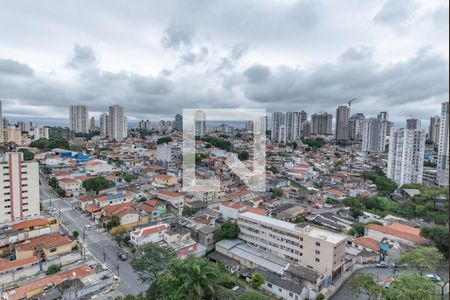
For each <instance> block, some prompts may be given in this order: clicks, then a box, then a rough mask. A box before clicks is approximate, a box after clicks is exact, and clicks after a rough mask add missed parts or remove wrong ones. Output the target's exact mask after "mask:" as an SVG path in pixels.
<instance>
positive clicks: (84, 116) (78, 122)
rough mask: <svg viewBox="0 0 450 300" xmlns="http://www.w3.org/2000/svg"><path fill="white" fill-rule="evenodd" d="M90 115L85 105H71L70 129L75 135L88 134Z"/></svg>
mask: <svg viewBox="0 0 450 300" xmlns="http://www.w3.org/2000/svg"><path fill="white" fill-rule="evenodd" d="M88 118H89V113H88V109H87V107H86V106H85V105H71V106H70V113H69V122H70V124H69V128H70V130H72V131H73V132H75V133H88V131H89V127H88Z"/></svg>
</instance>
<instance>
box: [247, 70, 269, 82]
mask: <svg viewBox="0 0 450 300" xmlns="http://www.w3.org/2000/svg"><path fill="white" fill-rule="evenodd" d="M270 75H271V71H270V68H269V67H267V66H263V65H253V66H251V67H250V68H248V69H247V70H245V72H244V76H245V77H246V78H247V80H248V82H249V83H251V84H255V83H261V84H262V83H264V81H266V80H267V79H269V77H270Z"/></svg>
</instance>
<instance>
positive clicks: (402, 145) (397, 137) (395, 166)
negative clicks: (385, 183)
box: [387, 128, 425, 186]
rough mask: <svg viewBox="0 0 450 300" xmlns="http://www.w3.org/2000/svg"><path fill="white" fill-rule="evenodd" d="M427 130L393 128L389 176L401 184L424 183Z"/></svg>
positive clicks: (390, 144)
mask: <svg viewBox="0 0 450 300" xmlns="http://www.w3.org/2000/svg"><path fill="white" fill-rule="evenodd" d="M424 151H425V132H423V131H421V130H418V129H404V128H401V129H393V130H392V131H391V137H390V143H389V157H388V171H387V177H389V178H390V179H392V180H394V181H395V182H396V183H397V184H398V185H399V186H401V185H403V184H406V183H422V175H423V160H424Z"/></svg>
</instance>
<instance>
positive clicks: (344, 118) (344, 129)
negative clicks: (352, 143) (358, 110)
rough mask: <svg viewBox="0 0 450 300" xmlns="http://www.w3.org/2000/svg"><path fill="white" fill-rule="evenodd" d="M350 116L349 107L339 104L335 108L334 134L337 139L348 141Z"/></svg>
mask: <svg viewBox="0 0 450 300" xmlns="http://www.w3.org/2000/svg"><path fill="white" fill-rule="evenodd" d="M349 117H350V108H349V107H348V106H346V105H341V106H339V107H338V108H337V109H336V135H335V138H336V140H337V141H348V137H349V135H348V133H349V132H348V131H349V130H348V125H349V124H348V120H349Z"/></svg>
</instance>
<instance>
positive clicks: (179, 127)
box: [173, 114, 183, 131]
mask: <svg viewBox="0 0 450 300" xmlns="http://www.w3.org/2000/svg"><path fill="white" fill-rule="evenodd" d="M173 127H174V129H175V130H176V131H183V116H182V115H180V114H176V115H175V121H174V122H173Z"/></svg>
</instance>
